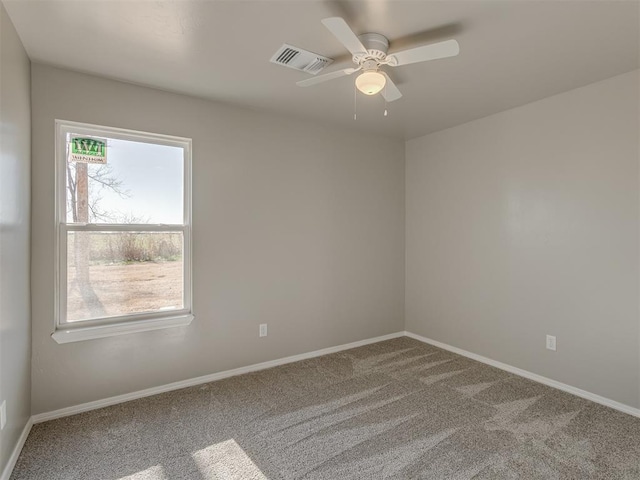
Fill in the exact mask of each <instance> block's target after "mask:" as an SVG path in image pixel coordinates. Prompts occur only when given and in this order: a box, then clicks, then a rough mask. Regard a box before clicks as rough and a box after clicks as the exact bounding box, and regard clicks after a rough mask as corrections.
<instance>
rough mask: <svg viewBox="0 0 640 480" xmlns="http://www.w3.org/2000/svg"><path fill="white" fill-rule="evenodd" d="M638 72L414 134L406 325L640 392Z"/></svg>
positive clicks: (606, 390)
mask: <svg viewBox="0 0 640 480" xmlns="http://www.w3.org/2000/svg"><path fill="white" fill-rule="evenodd" d="M638 82H639V77H638V72H637V71H636V72H632V73H629V74H625V75H621V76H618V77H614V78H611V79H608V80H605V81H602V82H599V83H595V84H592V85H589V86H586V87H583V88H580V89H577V90H573V91H570V92H567V93H564V94H561V95H558V96H554V97H550V98H547V99H545V100H542V101H539V102H536V103H532V104H529V105H526V106H523V107H520V108H516V109H514V110H510V111H507V112H503V113H500V114H497V115H494V116H491V117H487V118H484V119H481V120H477V121H474V122H471V123H468V124H465V125H461V126H458V127H455V128H451V129H448V130H444V131H441V132H438V133H434V134H431V135H428V136H425V137H421V138H417V139H414V140H411V141H409V142H407V147H406V148H407V163H406V222H407V238H406V240H407V247H406V248H407V250H406V328H407V330H408V331H411V332H414V333H417V334H420V335H424V336H426V337H430V338H432V339H435V340H439V341H442V342H445V343H448V344H450V345H454V346H456V347H460V348H463V349H465V350H468V351H471V352H475V353H478V354H481V355H484V356H487V357H489V358H492V359H495V360H498V361H502V362H505V363H508V364H510V365H514V366H517V367H520V368H524V369H526V370H529V371H531V372H535V373H538V374H541V375H544V376H546V377H549V378H552V379H556V380H559V381H561V382H564V383H567V384H570V385H573V386H576V387H579V388H582V389H585V390H588V391H590V392H594V393H597V394H600V395H603V396H605V397H608V398H611V399H614V400H617V401H620V402H623V403H625V404H628V405H631V406H635V407H638V406H640V401H639V398H638V397H639V380H638V375H639V372H640V365H639V352H640V345H639V324H638V322H639V317H638V288H639V282H638V267H639V263H638V262H639V254H638V250H639V243H638V241H639V238H638V230H639V208H638V153H639V152H638V136H639V127H640V125H639V124H638V113H639V109H638V107H639V104H638V101H639V98H638V85H639V83H638ZM546 334H552V335H556V336H557V341H558V350H557V352H555V353H553V352H550V351H548V350H546V349H545V335H546Z"/></svg>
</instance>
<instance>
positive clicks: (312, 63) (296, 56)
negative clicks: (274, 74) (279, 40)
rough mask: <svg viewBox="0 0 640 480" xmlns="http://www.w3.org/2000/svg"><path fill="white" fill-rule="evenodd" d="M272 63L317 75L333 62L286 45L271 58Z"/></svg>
mask: <svg viewBox="0 0 640 480" xmlns="http://www.w3.org/2000/svg"><path fill="white" fill-rule="evenodd" d="M271 62H272V63H275V64H277V65H282V66H284V67H289V68H293V69H294V70H298V71H301V72H307V73H311V74H312V75H316V74H317V73H320V72H321V71H322V70H324V68H325V67H326V66H328V65H330V64H331V63H332V62H333V60H332V59H330V58H327V57H323V56H322V55H318V54H317V53H313V52H308V51H306V50H303V49H301V48H298V47H293V46H291V45H287V44H286V43H285V44H284V45H282V46H281V47H280V48H279V49H278V51H277V52H276V53H275V54H274V55H273V57H271Z"/></svg>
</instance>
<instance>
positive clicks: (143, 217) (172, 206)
mask: <svg viewBox="0 0 640 480" xmlns="http://www.w3.org/2000/svg"><path fill="white" fill-rule="evenodd" d="M183 162H184V152H183V149H182V148H180V147H172V146H165V145H155V144H149V143H140V142H132V141H128V140H115V139H108V140H107V165H109V168H110V170H111V171H110V173H109V176H110V177H113V178H115V179H118V180H119V181H121V182H122V184H121V186H120V189H121V190H122V191H125V192H127V196H126V197H124V198H123V197H121V196H120V195H118V194H117V193H116V192H114V191H112V190H111V189H109V188H102V189H100V184H99V183H96V182H92V180H91V179H90V180H89V192H90V193H89V195H90V197H92V196H93V195H96V194H97V195H98V196H100V197H102V198H101V200H100V202H99V204H98V208H99V210H101V211H104V212H109V213H110V214H111V215H113V216H115V217H116V218H123V217H125V216H127V217H129V218H132V217H134V218H136V219H137V220H136V222H135V223H165V224H182V223H183V184H184V182H183V178H184V177H183ZM99 167H100V165H95V164H88V169H89V175H90V176H91V172H92V171H96V170H97V169H98V168H99ZM67 195H68V192H67ZM68 221H71V218H70V217H69V218H68ZM97 223H101V221H97ZM113 223H118V222H113Z"/></svg>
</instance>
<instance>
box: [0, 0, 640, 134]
mask: <svg viewBox="0 0 640 480" xmlns="http://www.w3.org/2000/svg"><path fill="white" fill-rule="evenodd" d="M4 4H5V6H6V9H7V11H8V12H9V15H10V17H11V19H12V20H13V23H14V24H15V27H16V29H17V31H18V33H19V34H20V37H21V39H22V41H23V43H24V45H25V48H26V50H27V52H28V54H29V56H30V57H31V59H32V60H33V61H36V62H43V63H48V64H53V65H58V66H61V67H66V68H70V69H74V70H79V71H84V72H89V73H94V74H97V75H102V76H106V77H110V78H115V79H119V80H125V81H128V82H134V83H138V84H143V85H149V86H153V87H157V88H161V89H165V90H170V91H175V92H181V93H187V94H191V95H196V96H200V97H205V98H210V99H213V100H218V101H223V102H228V103H235V104H241V105H246V106H250V107H252V108H258V109H266V110H271V111H277V112H282V113H287V114H290V115H295V116H298V117H306V118H311V119H317V120H321V121H325V122H331V123H333V124H337V125H342V126H346V127H351V128H357V129H362V130H366V131H370V132H378V133H380V134H383V135H388V136H397V137H401V138H412V137H416V136H419V135H424V134H426V133H429V132H433V131H437V130H441V129H443V128H447V127H450V126H454V125H459V124H461V123H464V122H468V121H470V120H473V119H476V118H480V117H484V116H487V115H490V114H493V113H496V112H499V111H502V110H506V109H508V108H512V107H515V106H518V105H523V104H525V103H529V102H532V101H535V100H538V99H541V98H544V97H547V96H549V95H553V94H556V93H560V92H563V91H566V90H570V89H572V88H575V87H579V86H582V85H586V84H589V83H592V82H595V81H598V80H601V79H604V78H607V77H611V76H614V75H617V74H621V73H624V72H628V71H631V70H634V69H636V68H638V67H639V30H640V28H639V25H640V21H639V20H640V13H639V11H640V8H639V7H640V3H639V2H637V1H626V2H624V1H623V2H619V1H559V0H558V1H515V0H511V1H505V0H502V1H484V0H475V1H464V2H463V1H452V0H448V1H418V0H413V1H402V0H394V1H380V0H378V1H370V2H362V1H361V2H339V1H329V0H326V1H319V0H318V1H304V0H297V1H279V0H262V1H247V0H226V1H214V0H211V1H193V0H180V1H172V2H159V1H135V0H129V1H117V0H108V1H99V0H98V1H95V0H94V1H87V0H85V1H66V0H48V1H35V0H4ZM328 16H342V17H344V18H345V19H346V20H347V22H349V23H350V24H351V25H352V27H353V29H354V30H355V31H356V33H358V34H359V33H364V32H368V31H373V32H378V33H382V34H383V35H385V36H387V37H388V38H389V39H391V48H390V51H391V52H392V51H393V50H394V48H395V49H396V50H399V49H403V48H406V47H407V46H409V45H416V44H423V43H429V42H433V41H439V40H444V39H447V38H451V37H453V38H456V39H457V40H458V42H459V43H460V49H461V53H460V55H459V56H458V57H454V58H450V59H443V60H438V61H433V62H427V63H422V64H414V65H407V66H404V67H399V68H396V69H393V70H391V76H392V78H393V79H394V80H395V81H396V83H397V84H398V86H399V88H400V89H401V90H402V92H403V94H404V96H403V98H402V99H400V100H398V101H396V102H394V103H391V104H390V105H389V116H388V117H383V115H382V112H383V109H384V105H383V100H382V98H381V97H380V96H379V95H378V96H375V97H365V96H364V95H359V96H358V119H357V120H356V121H354V120H353V108H354V105H353V103H354V88H353V80H354V77H345V78H341V79H338V80H334V81H331V82H328V83H325V84H322V85H318V86H315V87H309V88H300V87H297V86H296V85H295V82H296V81H298V80H301V79H304V78H307V77H308V75H307V74H305V73H302V72H297V71H295V70H291V69H288V68H285V67H281V66H277V65H274V64H272V63H270V62H269V59H270V58H271V56H272V55H273V53H274V52H275V51H276V49H277V48H278V47H280V46H281V45H282V43H285V42H286V43H289V44H292V45H295V46H298V47H301V48H305V49H308V50H311V51H313V52H316V53H319V54H322V55H326V56H328V57H331V58H335V59H337V61H336V62H335V63H334V64H333V65H331V66H330V67H329V68H328V69H327V70H325V72H324V73H326V72H329V71H331V70H333V69H338V68H345V67H347V66H351V63H350V59H349V57H348V56H345V50H344V48H343V47H342V46H341V45H340V44H339V43H338V41H337V40H336V39H335V38H334V37H333V36H332V35H331V33H329V32H328V31H327V30H326V29H325V27H324V26H323V25H322V24H321V23H320V20H321V19H322V18H325V17H328ZM421 32H423V33H421ZM399 38H404V39H403V40H398V41H396V42H394V39H399Z"/></svg>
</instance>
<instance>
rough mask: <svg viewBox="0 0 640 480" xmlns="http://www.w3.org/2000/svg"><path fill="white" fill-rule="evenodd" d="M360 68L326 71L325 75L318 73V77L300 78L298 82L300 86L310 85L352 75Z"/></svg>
mask: <svg viewBox="0 0 640 480" xmlns="http://www.w3.org/2000/svg"><path fill="white" fill-rule="evenodd" d="M358 70H360V68H345V69H344V70H336V71H335V72H331V73H325V74H324V75H318V76H317V77H313V78H307V79H306V80H300V81H299V82H296V85H298V86H299V87H310V86H312V85H316V84H318V83H322V82H326V81H329V80H333V79H334V78H340V77H344V76H346V75H351V74H352V73H353V72H357V71H358Z"/></svg>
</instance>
